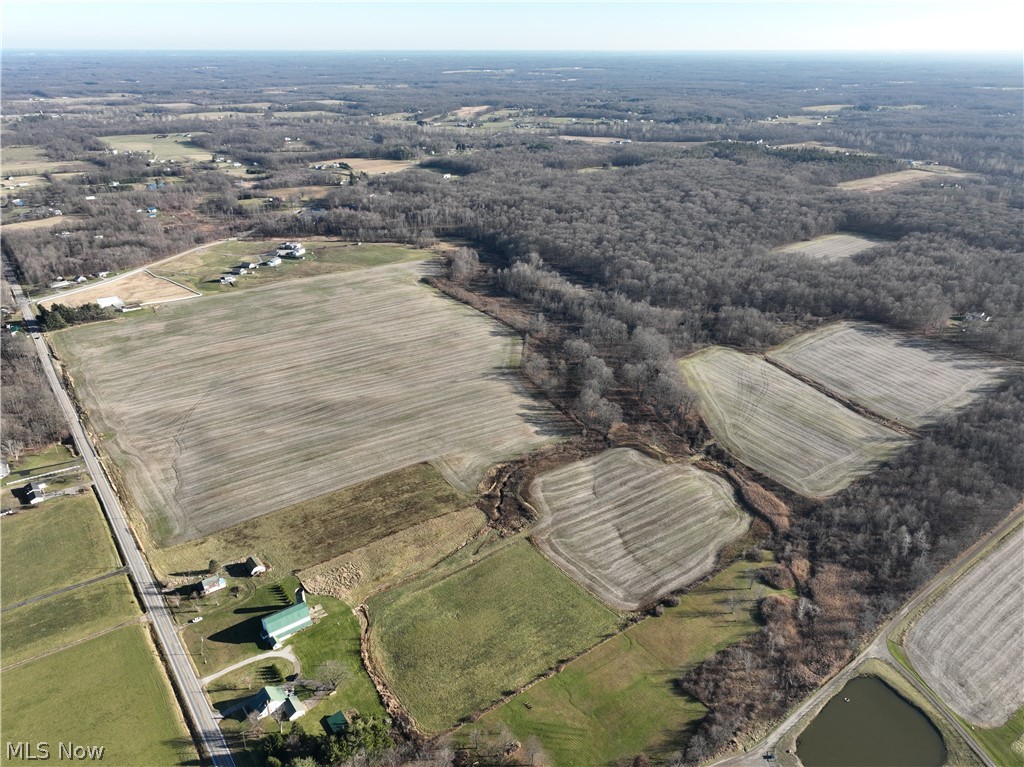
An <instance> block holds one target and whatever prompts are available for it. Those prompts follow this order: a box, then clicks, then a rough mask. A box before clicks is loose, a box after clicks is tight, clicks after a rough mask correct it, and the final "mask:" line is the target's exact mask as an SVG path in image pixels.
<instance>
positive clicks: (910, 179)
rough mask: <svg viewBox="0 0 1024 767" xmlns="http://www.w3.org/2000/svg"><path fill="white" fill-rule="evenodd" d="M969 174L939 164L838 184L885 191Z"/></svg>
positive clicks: (846, 187)
mask: <svg viewBox="0 0 1024 767" xmlns="http://www.w3.org/2000/svg"><path fill="white" fill-rule="evenodd" d="M967 175H969V174H967V173H964V172H963V171H961V170H957V169H956V168H947V167H945V166H938V165H937V166H930V167H929V169H928V170H924V169H922V168H908V169H907V170H898V171H896V172H895V173H882V174H879V175H877V176H869V177H868V178H858V179H855V180H853V181H841V182H840V183H839V184H837V185H836V186H838V188H840V189H845V190H846V191H848V192H884V191H886V190H888V189H895V188H896V187H900V186H906V185H908V184H918V183H920V182H922V181H927V180H928V179H940V178H951V179H955V178H964V177H966V176H967Z"/></svg>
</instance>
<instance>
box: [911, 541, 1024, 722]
mask: <svg viewBox="0 0 1024 767" xmlns="http://www.w3.org/2000/svg"><path fill="white" fill-rule="evenodd" d="M1021 551H1024V527H1021V528H1018V529H1017V530H1016V532H1014V533H1013V534H1011V535H1009V536H1007V538H1006V540H1004V541H1003V542H1002V544H1000V546H999V548H997V549H995V550H994V551H992V552H990V553H989V554H988V556H986V557H985V558H984V559H983V560H981V561H980V562H978V564H976V565H975V566H974V567H973V568H971V570H970V571H969V572H968V573H967V574H966V575H964V576H963V577H962V578H961V579H960V580H959V581H957V583H956V584H954V585H953V586H952V587H951V588H950V589H949V591H947V592H946V593H945V594H944V595H943V596H941V597H940V598H939V599H938V600H937V601H936V602H935V604H933V605H932V606H931V607H930V608H928V611H927V612H926V613H925V614H924V615H923V616H922V617H921V619H920V620H918V622H917V623H916V624H915V625H914V627H913V628H912V629H911V630H910V634H909V636H908V637H907V653H908V655H909V657H910V660H911V661H912V662H913V664H914V667H915V668H916V669H917V670H918V672H920V674H921V676H923V677H924V679H925V681H926V682H928V684H929V685H930V686H931V688H932V689H933V690H935V692H937V693H938V695H939V697H941V698H942V700H943V701H944V702H945V703H946V704H948V705H949V706H951V707H952V708H953V710H954V711H956V712H957V713H958V714H959V715H960V716H962V717H964V718H965V719H968V720H970V721H971V722H973V723H975V724H978V725H982V726H984V727H997V726H999V725H1001V724H1003V723H1004V722H1005V721H1006V720H1007V719H1008V718H1009V717H1010V715H1011V714H1013V712H1014V711H1016V710H1017V709H1019V708H1020V707H1021V706H1024V664H1022V663H1021V637H1024V567H1021V561H1020V560H1021Z"/></svg>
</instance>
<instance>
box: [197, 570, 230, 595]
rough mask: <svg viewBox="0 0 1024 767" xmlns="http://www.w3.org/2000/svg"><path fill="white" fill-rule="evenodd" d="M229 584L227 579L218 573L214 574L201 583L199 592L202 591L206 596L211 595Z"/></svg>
mask: <svg viewBox="0 0 1024 767" xmlns="http://www.w3.org/2000/svg"><path fill="white" fill-rule="evenodd" d="M227 585H228V584H227V581H225V580H224V579H223V578H221V577H219V576H217V575H213V576H210V577H209V578H206V579H205V580H203V581H202V582H201V583H200V584H199V593H201V594H202V595H203V596H204V597H205V596H209V595H210V594H212V593H213V592H215V591H220V590H221V589H222V588H224V587H225V586H227Z"/></svg>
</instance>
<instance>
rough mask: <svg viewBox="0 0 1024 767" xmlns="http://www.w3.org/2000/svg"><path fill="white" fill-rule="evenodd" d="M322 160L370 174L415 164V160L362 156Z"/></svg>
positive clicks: (392, 170)
mask: <svg viewBox="0 0 1024 767" xmlns="http://www.w3.org/2000/svg"><path fill="white" fill-rule="evenodd" d="M324 162H325V163H326V164H329V163H332V162H339V163H340V162H343V163H345V164H346V165H348V167H350V168H351V169H352V170H354V171H356V172H357V173H366V174H368V175H370V176H376V175H383V174H385V173H397V172H398V171H400V170H405V169H406V168H411V167H412V166H413V165H415V164H416V161H415V160H366V159H364V158H362V157H339V158H338V159H337V160H325V161H324Z"/></svg>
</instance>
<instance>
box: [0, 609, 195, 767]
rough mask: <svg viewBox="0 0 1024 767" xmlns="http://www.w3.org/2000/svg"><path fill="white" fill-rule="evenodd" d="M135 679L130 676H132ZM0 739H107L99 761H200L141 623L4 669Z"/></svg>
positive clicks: (123, 766) (124, 764) (125, 764)
mask: <svg viewBox="0 0 1024 767" xmlns="http://www.w3.org/2000/svg"><path fill="white" fill-rule="evenodd" d="M129 682H130V683H129ZM0 713H2V717H0V721H2V723H3V724H2V735H0V739H2V740H3V741H4V742H5V743H6V742H9V741H14V742H17V741H28V742H30V743H38V742H40V741H46V742H49V743H50V744H51V747H52V749H53V750H52V751H51V759H52V760H53V761H56V760H57V746H56V744H57V743H58V742H64V743H74V744H76V745H92V746H102V747H103V748H104V752H103V759H102V761H100V762H98V763H100V764H105V765H112V766H117V767H129V766H133V765H162V766H165V767H170V765H196V764H198V763H199V761H198V758H197V755H196V750H195V747H194V746H193V745H192V740H191V738H190V737H189V735H188V732H187V730H186V729H185V725H184V722H182V720H181V717H180V715H179V714H178V713H177V705H176V704H175V701H174V698H173V696H172V694H171V690H170V686H169V685H168V683H167V679H166V678H165V677H164V675H163V672H162V671H161V669H160V666H159V665H158V663H157V660H156V655H155V651H154V649H153V646H152V643H151V642H150V640H149V638H148V637H147V636H146V630H145V629H144V628H143V627H142V626H125V627H124V628H121V629H118V630H117V631H113V632H111V633H109V634H105V635H103V636H101V637H97V638H95V639H91V640H89V641H87V642H83V643H82V644H79V645H76V646H75V647H70V648H68V649H66V650H63V651H62V652H59V653H56V654H54V655H50V656H48V657H46V658H41V659H39V660H36V661H33V662H32V663H28V664H26V665H24V666H20V667H18V668H15V669H12V670H10V671H7V672H5V673H4V695H3V702H2V712H0Z"/></svg>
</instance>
